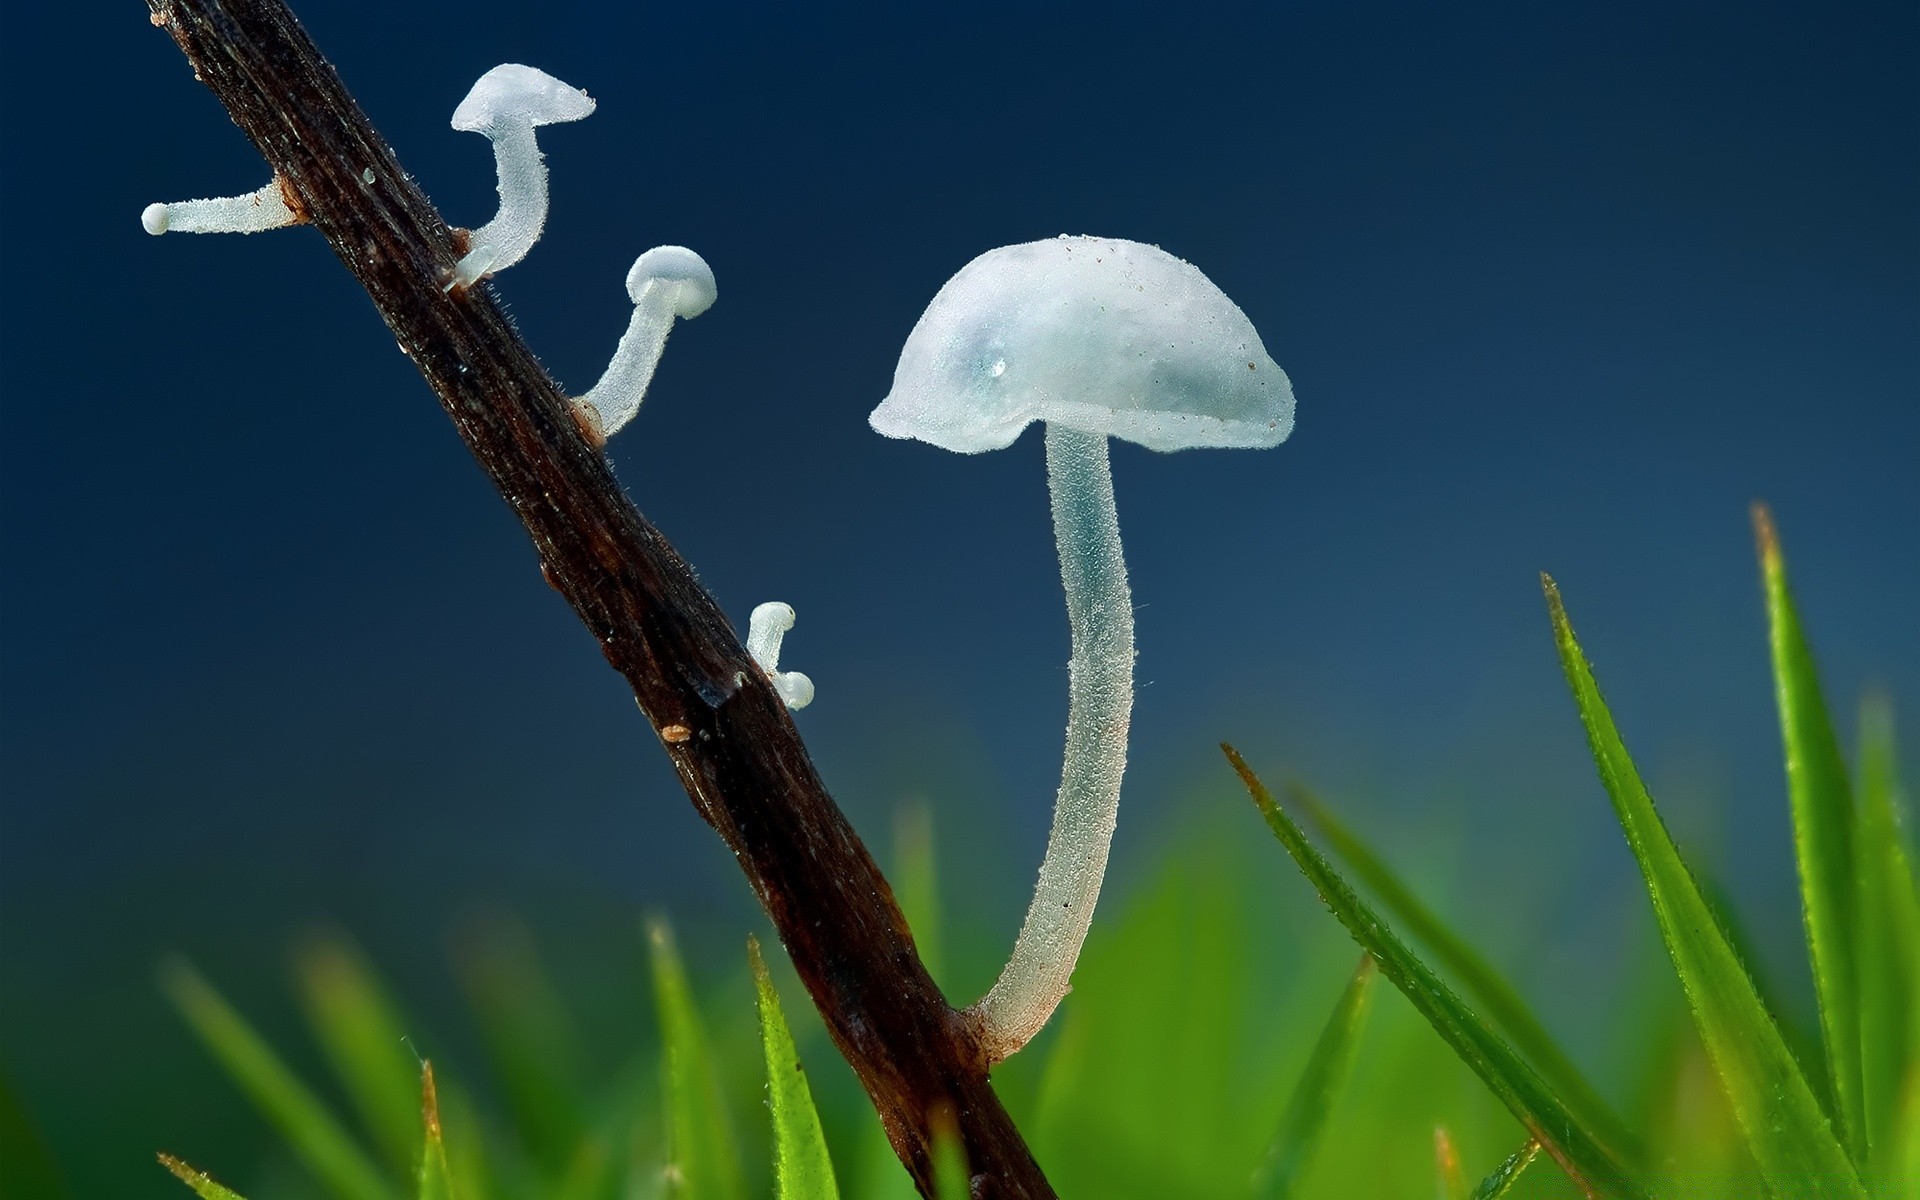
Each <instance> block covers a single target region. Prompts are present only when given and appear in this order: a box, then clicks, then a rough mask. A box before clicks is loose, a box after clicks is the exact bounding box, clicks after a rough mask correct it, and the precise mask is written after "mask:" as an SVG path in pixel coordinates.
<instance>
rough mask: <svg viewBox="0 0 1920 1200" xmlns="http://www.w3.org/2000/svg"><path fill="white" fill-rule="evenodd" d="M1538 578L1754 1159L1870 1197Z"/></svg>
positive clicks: (1810, 1192)
mask: <svg viewBox="0 0 1920 1200" xmlns="http://www.w3.org/2000/svg"><path fill="white" fill-rule="evenodd" d="M1541 578H1542V583H1543V584H1544V586H1545V588H1546V595H1547V607H1548V609H1549V611H1550V612H1551V614H1552V617H1553V632H1554V641H1555V643H1556V644H1557V645H1558V647H1559V651H1560V662H1561V665H1562V667H1563V668H1564V669H1565V671H1566V675H1567V683H1568V686H1569V687H1570V688H1571V689H1572V691H1573V697H1574V702H1575V704H1576V705H1577V706H1578V707H1579V710H1580V721H1581V723H1582V724H1583V725H1585V726H1586V730H1587V741H1588V743H1589V745H1590V746H1591V747H1592V750H1593V758H1594V762H1595V763H1596V764H1598V766H1599V769H1600V781H1601V783H1603V784H1604V785H1605V786H1606V791H1607V795H1608V796H1609V797H1610V798H1611V799H1612V801H1613V808H1614V813H1615V815H1617V816H1618V817H1619V819H1620V825H1621V828H1622V829H1624V830H1625V832H1626V835H1627V844H1628V845H1629V846H1630V847H1631V848H1632V850H1633V856H1634V858H1635V859H1637V860H1638V861H1639V864H1640V871H1641V874H1642V876H1643V877H1644V878H1645V881H1646V886H1647V893H1648V895H1649V896H1650V897H1651V898H1652V901H1653V910H1654V915H1655V916H1656V917H1657V918H1658V920H1659V923H1660V933H1661V937H1662V938H1663V939H1664V940H1665V941H1666V944H1667V954H1668V956H1669V957H1671V958H1672V959H1673V964H1674V968H1675V970H1676V971H1677V972H1678V973H1679V976H1680V983H1681V985H1682V987H1683V988H1684V989H1685V991H1686V995H1687V1003H1688V1005H1689V1006H1690V1007H1691V1008H1692V1010H1693V1016H1694V1023H1695V1025H1696V1026H1697V1027H1698V1028H1699V1030H1700V1039H1701V1041H1702V1042H1704V1043H1705V1044H1706V1047H1707V1052H1708V1054H1709V1056H1710V1057H1711V1058H1712V1060H1713V1065H1714V1070H1715V1071H1716V1072H1717V1073H1718V1075H1719V1077H1720V1082H1721V1085H1722V1086H1723V1087H1724V1088H1725V1089H1726V1093H1727V1099H1728V1101H1729V1102H1730V1104H1731V1106H1732V1108H1733V1112H1734V1116H1735V1118H1736V1119H1737V1120H1738V1122H1739V1124H1740V1129H1741V1132H1742V1133H1743V1134H1744V1135H1745V1137H1746V1140H1747V1146H1748V1148H1749V1149H1750V1150H1752V1152H1753V1157H1754V1160H1755V1161H1756V1162H1757V1163H1759V1165H1760V1169H1761V1171H1762V1172H1764V1173H1765V1175H1766V1177H1767V1178H1768V1180H1769V1181H1770V1182H1771V1183H1772V1185H1773V1186H1774V1187H1775V1188H1776V1189H1777V1190H1779V1191H1780V1192H1781V1194H1783V1195H1791V1196H1796V1197H1805V1198H1807V1200H1812V1198H1814V1197H1860V1198H1864V1197H1865V1195H1866V1192H1865V1191H1864V1190H1863V1189H1862V1187H1861V1185H1860V1179H1859V1176H1858V1175H1856V1174H1855V1173H1854V1169H1853V1164H1852V1163H1851V1162H1850V1161H1849V1159H1848V1158H1847V1153H1846V1151H1845V1150H1844V1149H1843V1148H1842V1147H1841V1145H1840V1143H1839V1141H1838V1140H1836V1139H1835V1137H1834V1135H1833V1131H1832V1130H1831V1129H1830V1128H1829V1127H1828V1124H1827V1118H1826V1114H1825V1112H1824V1110H1823V1109H1822V1108H1821V1106H1820V1102H1819V1100H1817V1099H1816V1098H1815V1097H1814V1094H1813V1090H1812V1089H1811V1088H1810V1087H1809V1086H1808V1085H1807V1081H1806V1078H1805V1077H1804V1076H1802V1075H1801V1074H1800V1068H1799V1066H1798V1065H1797V1064H1796V1063H1795V1062H1794V1059H1793V1055H1792V1053H1791V1052H1789V1051H1788V1049H1787V1045H1786V1042H1785V1041H1784V1040H1783V1039H1782V1038H1781V1036H1780V1030H1779V1028H1778V1026H1776V1025H1775V1024H1774V1022H1773V1018H1772V1017H1771V1016H1769V1015H1768V1013H1767V1011H1766V1008H1765V1006H1764V1005H1763V1004H1762V1003H1761V1002H1760V997H1759V996H1758V994H1756V993H1755V991H1754V989H1753V984H1752V982H1751V981H1750V980H1749V979H1748V978H1747V973H1746V970H1745V968H1743V967H1742V966H1741V964H1740V960H1739V958H1738V957H1737V956H1736V955H1735V954H1734V952H1733V949H1732V947H1730V946H1729V945H1728V944H1727V939H1726V937H1725V936H1724V935H1723V934H1722V933H1721V932H1720V928H1719V926H1718V925H1717V924H1715V922H1714V919H1713V913H1712V911H1711V910H1710V909H1709V908H1708V907H1707V903H1706V901H1705V900H1703V899H1702V898H1701V895H1700V889H1699V888H1698V887H1697V886H1695V884H1694V881H1693V876H1692V875H1691V874H1689V873H1688V871H1687V866H1686V863H1685V862H1684V861H1682V859H1681V857H1680V851H1679V850H1678V849H1677V848H1675V846H1674V844H1673V839H1672V838H1671V837H1669V836H1668V834H1667V829H1666V826H1665V825H1664V824H1663V823H1662V822H1661V820H1660V814H1659V812H1658V811H1657V810H1656V809H1655V808H1654V806H1653V799H1652V797H1650V796H1649V795H1647V790H1646V787H1645V786H1644V785H1643V784H1642V783H1641V782H1640V776H1639V774H1638V772H1636V771H1635V769H1634V766H1633V760H1632V759H1631V758H1630V757H1628V754H1627V748H1626V745H1625V744H1624V743H1623V742H1622V741H1621V740H1620V732H1619V730H1618V729H1616V728H1615V727H1614V724H1613V716H1612V714H1611V713H1609V712H1608V711H1607V705H1606V702H1605V701H1604V700H1603V699H1601V696H1600V688H1599V685H1598V684H1596V683H1595V682H1594V679H1593V672H1592V669H1591V668H1589V667H1588V665H1587V660H1586V657H1585V656H1584V655H1583V654H1582V653H1581V651H1580V645H1579V643H1578V642H1577V641H1575V640H1574V635H1573V626H1572V625H1571V624H1569V623H1568V621H1567V612H1566V609H1565V607H1564V606H1562V604H1561V602H1560V591H1559V589H1558V588H1557V587H1555V586H1554V583H1553V580H1551V579H1549V578H1546V577H1545V576H1542V577H1541ZM1529 1132H1535V1131H1531V1130H1530V1131H1529ZM1548 1149H1549V1150H1551V1147H1550V1146H1549V1147H1548Z"/></svg>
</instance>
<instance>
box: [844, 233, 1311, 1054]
mask: <svg viewBox="0 0 1920 1200" xmlns="http://www.w3.org/2000/svg"><path fill="white" fill-rule="evenodd" d="M868 420H869V422H870V423H871V424H872V426H873V427H874V429H876V430H877V431H879V432H880V433H883V434H885V435H887V436H888V437H896V438H917V439H919V440H921V441H924V442H929V443H931V444H933V445H935V446H939V447H941V448H943V449H946V450H953V451H957V452H959V453H962V454H976V453H979V452H980V451H983V450H998V449H1000V448H1001V447H1003V446H1007V445H1010V444H1012V442H1013V440H1014V439H1015V438H1016V437H1018V436H1019V435H1020V431H1021V430H1023V429H1025V428H1026V427H1027V425H1028V424H1029V423H1031V422H1033V421H1043V422H1045V423H1046V451H1047V483H1048V487H1049V490H1050V491H1051V493H1052V503H1053V527H1054V537H1055V540H1056V542H1057V544H1058V547H1059V550H1060V577H1061V582H1062V584H1063V585H1064V586H1065V590H1066V596H1067V618H1068V623H1069V625H1070V626H1071V628H1072V633H1073V656H1072V658H1071V660H1070V661H1069V663H1068V676H1067V679H1068V683H1067V691H1068V715H1067V746H1066V756H1065V763H1064V765H1063V767H1062V770H1061V775H1060V791H1059V795H1058V797H1057V798H1056V799H1055V801H1054V810H1053V830H1052V832H1051V833H1050V834H1049V835H1048V838H1047V852H1046V857H1045V859H1044V860H1043V861H1042V862H1041V864H1040V878H1039V882H1038V883H1037V884H1036V886H1035V888H1034V894H1033V902H1032V904H1031V905H1030V906H1029V908H1028V909H1027V917H1026V921H1025V922H1024V923H1023V924H1022V925H1021V927H1020V936H1019V937H1018V939H1016V941H1015V943H1014V948H1013V955H1012V957H1011V959H1010V960H1009V961H1008V963H1007V966H1006V968H1005V970H1003V971H1002V972H1001V974H1000V979H999V981H998V982H996V983H995V984H994V985H993V988H992V990H991V991H989V992H988V993H987V994H986V996H985V997H983V998H982V999H981V1000H980V1002H979V1003H978V1004H975V1005H974V1006H973V1007H972V1008H970V1009H968V1010H967V1013H966V1017H967V1020H968V1022H969V1023H970V1025H971V1026H972V1028H973V1030H974V1032H975V1033H976V1035H977V1036H978V1038H979V1041H980V1046H981V1049H982V1050H983V1051H984V1052H985V1054H986V1055H987V1058H988V1060H989V1061H990V1062H999V1061H1001V1060H1002V1059H1005V1058H1006V1057H1007V1056H1008V1055H1011V1054H1012V1053H1014V1052H1015V1051H1016V1050H1018V1049H1020V1047H1021V1046H1024V1045H1025V1044H1026V1043H1027V1042H1028V1041H1029V1040H1030V1039H1031V1038H1032V1037H1033V1035H1034V1034H1035V1033H1038V1032H1039V1030H1040V1027H1041V1026H1042V1025H1044V1024H1045V1023H1046V1020H1047V1018H1048V1017H1049V1016H1051V1015H1052V1014H1053V1010H1054V1008H1055V1006H1056V1005H1058V1004H1059V1003H1060V1000H1061V998H1062V997H1064V996H1065V995H1066V994H1067V990H1068V986H1069V982H1070V980H1071V978H1072V975H1073V966H1074V962H1075V961H1076V959H1077V958H1078V957H1079V954H1080V947H1081V944H1082V943H1083V942H1084V941H1085V940H1086V936H1087V928H1088V925H1089V924H1090V923H1091V921H1092V919H1093V906H1094V902H1095V900H1097V899H1098V898H1099V895H1100V881H1101V877H1102V875H1103V874H1104V873H1105V871H1106V866H1107V851H1108V847H1109V844H1110V843H1111V842H1112V839H1113V830H1114V823H1115V819H1116V817H1117V815H1118V811H1119V802H1120V778H1121V776H1122V774H1124V773H1125V771H1126V765H1127V725H1128V721H1129V719H1130V717H1131V714H1132V709H1133V659H1134V649H1133V598H1132V593H1131V592H1130V591H1129V589H1128V587H1127V567H1126V562H1125V560H1124V559H1123V558H1122V556H1121V551H1120V527H1119V523H1118V521H1117V520H1116V518H1115V515H1114V506H1113V476H1112V473H1111V471H1110V469H1109V467H1108V462H1107V439H1108V438H1109V437H1118V438H1124V439H1126V440H1128V441H1131V442H1137V443H1139V444H1140V445H1143V446H1146V447H1148V448H1149V449H1153V450H1182V449H1186V448H1189V447H1197V446H1238V447H1249V448H1251V447H1265V446H1272V445H1275V444H1277V443H1279V442H1280V441H1282V440H1284V439H1285V438H1286V436H1287V434H1288V433H1289V432H1290V431H1291V430H1292V428H1293V388H1292V385H1291V384H1290V383H1289V382H1288V380H1287V376H1286V373H1285V372H1284V371H1282V370H1281V369H1280V368H1279V366H1278V365H1276V364H1275V363H1274V361H1273V359H1272V358H1270V357H1268V355H1267V351H1266V348H1265V347H1264V346H1263V345H1262V344H1261V342H1260V335H1259V334H1258V333H1256V332H1254V328H1253V324H1252V323H1251V322H1250V321H1248V320H1247V317H1246V314H1245V313H1243V312H1241V311H1240V309H1239V308H1238V307H1236V306H1235V305H1234V303H1233V301H1231V300H1229V299H1227V297H1226V296H1225V295H1224V294H1223V293H1222V292H1221V291H1220V289H1219V288H1217V287H1215V286H1214V285H1213V283H1212V281H1210V280H1209V279H1208V278H1207V277H1206V276H1205V275H1202V274H1201V273H1200V271H1199V270H1198V269H1197V268H1195V267H1194V266H1193V265H1192V264H1190V263H1187V262H1184V261H1182V260H1180V259H1178V258H1175V257H1174V256H1173V255H1171V254H1168V253H1166V252H1165V251H1163V250H1161V249H1159V248H1158V247H1155V246H1147V245H1142V244H1141V243H1139V242H1128V241H1120V240H1117V239H1112V238H1092V237H1072V238H1070V237H1064V236H1063V237H1059V238H1055V239H1053V240H1050V241H1044V242H1029V243H1027V244H1025V245H1019V246H1003V247H1001V248H1000V249H998V250H991V251H988V252H987V253H986V254H983V255H981V256H980V257H979V258H976V259H974V260H973V261H972V262H971V263H968V264H967V265H966V266H965V267H964V268H962V269H961V271H960V273H959V274H958V275H955V276H954V277H953V278H952V279H951V280H949V281H948V282H947V284H946V286H945V287H943V288H941V289H940V292H939V294H938V295H936V296H935V297H934V298H933V303H932V304H930V305H928V306H927V311H926V313H925V314H924V315H923V316H921V318H920V321H919V323H918V324H916V325H915V326H914V328H913V332H912V333H911V334H910V335H909V336H908V338H907V343H906V346H905V347H904V348H903V349H902V350H901V352H900V364H899V366H898V368H897V369H896V370H895V372H894V377H893V390H892V391H891V392H890V393H888V395H887V398H886V399H885V400H883V401H881V402H880V406H879V407H878V408H876V409H874V410H873V414H872V416H871V417H869V418H868Z"/></svg>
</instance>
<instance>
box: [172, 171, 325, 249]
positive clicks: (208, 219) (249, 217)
mask: <svg viewBox="0 0 1920 1200" xmlns="http://www.w3.org/2000/svg"><path fill="white" fill-rule="evenodd" d="M305 222H306V216H305V215H304V214H302V213H298V212H295V211H294V210H293V209H292V208H291V207H289V206H288V204H287V191H286V185H285V183H283V182H282V181H281V179H280V177H279V176H277V175H276V176H274V177H273V178H272V179H270V180H268V181H267V184H266V186H265V187H263V188H260V189H259V190H258V191H252V192H248V193H247V194H246V195H244V196H221V197H219V198H218V199H214V200H176V201H174V202H173V203H172V204H149V205H147V207H146V208H145V209H143V210H142V211H141V213H140V227H141V228H142V229H145V230H146V231H147V232H148V233H150V234H152V235H153V236H155V237H159V236H160V235H161V234H163V233H259V232H261V231H262V230H266V229H284V228H286V227H287V226H289V225H300V224H304V223H305Z"/></svg>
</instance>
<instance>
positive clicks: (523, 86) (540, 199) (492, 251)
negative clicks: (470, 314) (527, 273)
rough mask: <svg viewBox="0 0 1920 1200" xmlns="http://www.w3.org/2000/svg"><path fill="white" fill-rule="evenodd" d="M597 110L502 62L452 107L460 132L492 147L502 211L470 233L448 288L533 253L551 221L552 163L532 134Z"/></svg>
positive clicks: (577, 93) (579, 94)
mask: <svg viewBox="0 0 1920 1200" xmlns="http://www.w3.org/2000/svg"><path fill="white" fill-rule="evenodd" d="M591 112H593V98H592V97H591V96H589V95H587V94H586V93H585V92H583V91H581V90H580V89H579V88H576V87H570V86H568V85H567V84H564V83H562V82H560V81H559V80H558V79H555V78H554V77H553V76H551V75H549V74H547V73H546V72H545V71H541V70H536V69H535V68H533V67H525V66H521V65H520V64H519V63H502V64H501V65H499V66H497V67H495V68H494V69H493V70H491V71H488V72H487V73H486V74H485V75H482V76H481V77H480V79H479V81H478V82H477V83H475V84H474V85H473V90H472V91H470V92H468V93H467V98H466V99H465V100H462V101H461V102H460V106H459V107H458V108H456V109H454V110H453V127H454V128H455V129H458V130H460V131H462V132H464V133H478V134H484V135H485V136H486V137H487V138H489V139H490V140H491V141H492V142H493V161H494V167H495V168H496V170H497V171H498V173H499V189H500V211H499V213H498V214H496V215H495V216H494V218H493V220H491V221H488V222H487V223H486V224H485V225H482V226H481V227H480V228H478V229H476V230H474V231H473V232H472V234H471V235H470V237H469V239H468V242H467V253H466V257H464V258H462V259H461V260H460V262H459V264H458V265H457V266H456V267H455V268H454V272H453V281H452V282H451V283H450V284H448V285H447V286H448V288H449V290H451V289H452V288H456V287H460V288H464V287H471V286H473V284H474V282H475V281H476V280H478V279H480V278H481V277H483V276H486V275H491V274H493V273H494V272H496V271H504V270H506V269H507V268H508V267H510V266H512V265H513V264H514V263H517V262H519V261H520V260H521V259H523V258H525V257H526V256H527V251H528V250H531V249H532V248H533V243H534V242H536V241H538V240H539V238H540V230H541V229H542V228H543V227H544V226H545V225H546V223H547V164H546V162H545V161H544V160H543V159H542V158H541V156H540V143H539V141H538V139H536V138H535V137H534V133H533V131H534V130H535V129H537V128H538V127H540V126H542V125H553V124H557V123H559V122H562V121H578V120H580V119H581V118H582V117H585V116H587V115H588V114H590V113H591Z"/></svg>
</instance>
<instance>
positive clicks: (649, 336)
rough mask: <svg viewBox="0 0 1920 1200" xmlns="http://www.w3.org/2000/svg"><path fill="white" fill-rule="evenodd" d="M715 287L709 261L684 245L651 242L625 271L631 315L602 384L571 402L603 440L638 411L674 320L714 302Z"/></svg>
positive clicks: (696, 312) (693, 313)
mask: <svg viewBox="0 0 1920 1200" xmlns="http://www.w3.org/2000/svg"><path fill="white" fill-rule="evenodd" d="M718 295H719V291H718V290H717V288H716V287H715V285H714V281H713V268H711V267H709V266H707V260H706V259H704V258H701V257H700V256H699V255H698V254H695V253H694V252H693V251H691V250H689V249H687V248H686V247H685V246H655V247H654V248H653V249H651V250H649V251H647V252H646V253H645V254H642V255H641V256H640V257H639V258H637V259H635V260H634V264H633V269H632V270H630V271H628V272H627V296H628V298H630V299H631V300H632V301H633V317H632V318H631V319H630V320H629V321H628V322H627V331H626V332H625V333H624V334H622V335H621V336H620V345H619V346H617V347H616V348H615V349H614V352H613V361H612V362H610V363H608V364H607V370H606V373H605V374H603V375H602V376H600V382H599V383H596V384H594V385H593V388H592V389H591V390H590V391H588V392H587V394H586V395H584V396H581V397H579V398H577V399H576V400H574V405H575V407H576V409H577V410H578V411H579V413H580V415H581V417H582V418H584V419H585V420H586V422H587V424H588V425H589V426H591V427H592V429H593V431H594V432H595V433H596V434H597V435H598V436H599V439H600V440H601V441H602V442H604V441H606V439H607V438H609V437H612V436H613V435H614V433H615V432H617V431H618V430H619V429H620V427H621V426H622V425H625V424H626V423H627V422H628V421H631V420H633V415H634V414H635V413H637V412H639V411H640V401H642V400H644V399H645V398H646V395H647V385H648V384H649V383H651V382H653V372H654V368H656V367H658V366H659V365H660V353H661V351H663V350H664V349H666V345H667V333H668V331H669V330H671V329H672V328H673V319H674V318H675V317H679V318H680V319H681V320H691V319H692V318H694V317H697V316H699V315H700V314H701V313H703V312H705V311H707V309H709V308H711V307H712V306H713V301H714V299H715V297H717V296H718Z"/></svg>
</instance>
